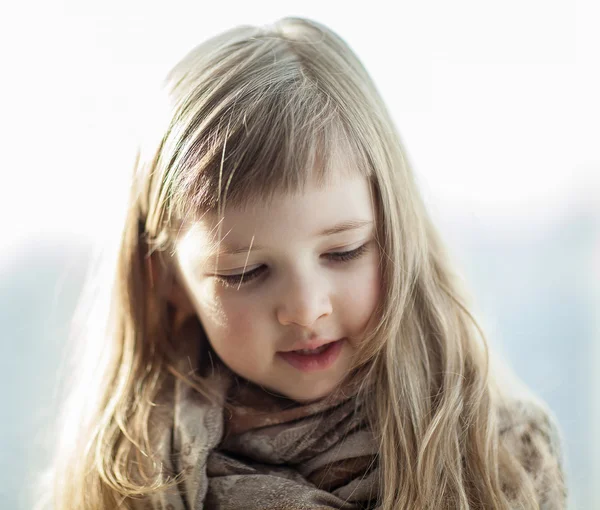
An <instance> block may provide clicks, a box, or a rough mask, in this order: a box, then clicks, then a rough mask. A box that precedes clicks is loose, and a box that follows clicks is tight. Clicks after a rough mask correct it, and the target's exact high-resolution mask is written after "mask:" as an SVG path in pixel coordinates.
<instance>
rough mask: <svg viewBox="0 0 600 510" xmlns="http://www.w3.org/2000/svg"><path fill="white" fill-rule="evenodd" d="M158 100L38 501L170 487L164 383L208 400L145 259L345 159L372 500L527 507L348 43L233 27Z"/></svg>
mask: <svg viewBox="0 0 600 510" xmlns="http://www.w3.org/2000/svg"><path fill="white" fill-rule="evenodd" d="M164 99H165V102H164V103H163V104H162V105H158V104H157V105H149V106H151V107H157V108H159V106H160V107H164V108H163V110H162V114H163V115H162V116H160V118H158V119H157V126H156V131H154V132H153V133H150V135H149V138H147V139H146V140H145V142H144V143H143V144H142V145H141V148H140V150H139V152H138V157H137V160H136V164H135V168H134V172H133V175H132V182H131V192H130V203H129V206H128V210H127V215H126V219H125V223H124V230H123V232H122V237H121V244H120V247H119V251H118V254H117V259H116V265H115V268H114V272H113V273H112V275H111V278H110V279H108V280H106V281H105V282H104V288H105V297H106V299H107V301H105V302H104V304H102V303H97V304H94V305H93V307H92V310H94V313H96V314H97V315H98V322H97V323H95V324H101V325H102V327H101V328H99V327H98V326H97V325H96V326H95V328H91V327H90V328H89V331H86V332H81V334H80V335H78V336H77V339H78V341H79V342H83V343H84V344H85V345H86V349H87V351H86V352H87V358H85V359H87V360H88V362H89V363H87V364H86V363H84V362H82V363H80V364H79V365H78V367H77V368H78V370H80V372H81V374H82V375H81V377H80V378H79V379H77V380H76V382H75V383H73V391H72V393H71V397H70V399H69V401H68V402H67V405H66V406H65V411H64V414H63V421H62V425H61V427H62V431H63V436H62V440H61V442H60V443H59V445H58V447H57V454H56V456H55V461H54V462H53V466H52V468H51V470H50V471H49V472H48V478H47V483H48V484H49V486H50V487H49V488H47V492H46V495H47V496H46V497H47V501H46V504H47V505H48V506H50V507H52V508H53V509H54V510H66V509H67V508H80V509H105V508H115V507H117V506H119V505H121V506H119V508H128V506H127V504H128V501H129V499H128V498H133V497H136V496H142V495H144V494H148V493H150V492H152V491H157V490H160V489H161V488H164V487H166V486H168V485H174V484H175V483H176V481H177V480H172V479H168V480H167V479H165V478H164V477H162V475H161V474H160V473H159V472H158V469H157V466H156V464H155V462H154V460H153V459H154V457H153V437H152V433H153V432H152V431H153V428H154V427H156V424H157V423H159V422H157V421H154V418H152V414H151V411H153V409H155V408H156V407H157V399H158V398H159V390H160V389H161V388H164V387H168V386H169V385H170V384H173V381H174V380H175V379H176V378H179V379H181V380H184V381H185V382H186V383H187V384H190V385H192V386H193V387H195V388H196V389H197V390H198V391H200V392H202V393H204V394H206V395H207V397H209V398H212V394H211V393H210V392H209V391H208V389H207V388H203V387H202V384H201V382H200V380H199V379H197V378H196V377H195V376H194V375H193V374H192V375H190V374H186V373H183V372H182V371H181V370H179V369H178V368H177V367H178V364H177V361H178V359H180V358H181V356H182V355H184V353H185V345H183V342H177V336H176V335H174V334H173V331H174V330H175V329H174V324H173V322H174V320H175V319H174V317H175V313H176V311H175V310H174V309H173V307H172V305H171V304H170V303H169V302H168V301H167V299H166V298H165V292H164V289H165V288H168V286H169V281H170V280H169V279H170V278H174V274H173V271H171V270H170V268H169V265H168V264H165V265H164V267H162V273H161V274H162V276H161V278H160V280H159V281H150V277H151V275H152V273H151V272H149V271H148V270H147V261H148V260H149V255H150V253H152V252H157V253H159V254H161V253H163V254H166V253H168V252H169V250H171V249H172V248H173V242H174V239H175V238H176V236H177V233H178V232H179V231H180V230H181V229H183V228H185V226H186V225H187V224H189V223H190V222H193V221H194V220H195V219H198V218H199V217H201V215H202V214H204V213H206V212H207V211H221V210H222V208H223V207H224V206H225V204H234V205H239V204H242V203H244V202H246V201H250V200H256V199H258V198H260V199H269V197H271V196H273V194H274V193H276V192H281V191H284V192H288V191H294V190H298V189H302V187H303V186H304V185H305V183H306V181H307V176H308V171H307V169H313V168H316V169H317V171H318V177H319V178H320V179H326V178H327V177H328V176H329V175H330V173H331V165H330V164H329V163H331V162H332V161H333V159H334V158H335V157H339V156H340V155H343V154H346V155H348V154H349V155H351V161H352V165H353V169H354V170H355V171H358V172H360V173H361V174H362V175H364V176H365V177H366V178H368V180H369V182H370V184H371V188H372V192H373V196H374V197H375V201H376V209H377V210H376V220H377V240H378V242H379V245H380V250H381V254H382V255H381V271H382V281H383V282H384V288H383V289H382V292H383V299H382V301H381V305H380V308H379V309H378V311H377V317H378V318H379V321H378V322H377V324H376V325H375V327H374V328H373V329H372V332H371V333H370V334H369V335H368V338H367V339H365V341H364V342H363V343H362V347H361V350H360V351H359V352H358V356H357V358H356V369H355V371H353V374H354V375H356V374H360V376H361V380H363V381H364V385H363V386H362V389H361V391H363V392H364V391H367V389H368V388H369V387H373V386H375V387H377V391H376V392H375V393H374V394H373V395H372V396H371V398H368V399H365V400H366V402H367V403H368V406H369V407H368V410H367V414H368V416H369V419H370V422H371V428H372V429H373V432H374V435H375V437H376V438H377V441H378V444H379V455H378V460H379V465H380V470H379V472H380V494H379V500H380V502H381V505H382V506H381V507H382V508H383V509H384V510H392V509H414V508H422V509H425V508H427V509H429V508H431V509H433V508H435V509H450V508H452V509H484V508H486V509H487V508H495V509H508V508H512V507H513V505H516V506H518V507H519V508H538V504H537V503H536V501H535V494H534V488H533V486H532V483H531V481H530V480H529V478H528V477H527V475H526V473H525V471H524V470H523V468H522V467H521V466H520V465H519V463H518V462H517V460H516V459H515V458H514V457H513V455H512V454H511V453H510V451H509V450H508V449H507V448H505V447H504V446H503V445H502V442H501V441H500V440H499V430H498V428H499V426H498V413H497V409H498V407H499V406H500V405H501V401H502V394H501V392H500V391H499V389H498V384H497V383H496V379H495V378H494V376H493V371H492V370H490V360H489V350H488V345H487V342H486V339H485V336H484V334H483V332H482V330H481V328H480V327H479V326H478V324H477V322H476V320H475V319H474V318H473V316H472V315H471V313H469V311H468V308H469V307H468V306H467V302H466V301H467V299H466V292H465V290H464V289H463V288H462V286H461V281H460V279H459V277H458V276H457V275H456V274H455V273H454V272H453V270H452V268H451V263H450V257H449V255H448V253H447V252H446V251H445V248H444V246H443V243H442V241H441V238H440V236H439V234H438V232H437V231H436V229H435V228H434V225H433V224H432V222H431V220H430V218H429V216H428V214H427V211H426V210H425V207H424V204H423V201H422V199H421V197H420V194H419V192H418V189H417V185H416V183H415V180H414V177H413V174H412V172H411V170H410V168H409V165H408V163H407V161H406V160H405V158H404V155H403V149H402V147H401V144H400V141H399V136H398V133H397V131H396V128H395V126H394V124H393V122H392V120H391V119H390V117H389V114H388V112H387V110H386V107H385V105H384V103H383V101H382V99H381V98H380V95H379V94H378V92H377V90H376V87H375V85H374V84H373V82H372V80H371V79H370V77H369V75H368V73H367V72H366V70H365V69H364V67H363V66H362V64H361V63H360V61H359V60H358V58H357V57H356V56H355V54H354V53H353V52H352V50H351V49H350V48H349V47H348V45H347V44H346V43H345V42H344V41H343V40H342V39H341V38H340V37H339V36H337V35H336V34H335V33H333V32H332V31H331V30H329V29H328V28H326V27H324V26H322V25H320V24H318V23H316V22H314V21H309V20H305V19H300V18H285V19H282V20H280V21H278V22H277V23H275V24H273V25H272V26H270V27H250V26H242V27H237V28H234V29H232V30H229V31H227V32H225V33H223V34H221V35H219V36H216V37H214V38H212V39H210V40H208V41H207V42H205V43H203V44H201V45H199V46H198V47H196V48H195V49H193V50H192V51H191V52H190V53H189V54H188V55H187V56H186V57H185V58H184V59H183V60H182V61H181V62H179V63H178V64H177V65H176V66H175V68H174V69H173V70H172V71H171V72H170V73H169V75H168V77H167V80H166V82H165V85H164ZM159 109H160V108H159ZM157 115H158V114H157ZM316 162H319V163H320V164H318V165H316ZM92 330H93V331H92ZM94 334H95V335H96V336H93V335H94ZM79 336H83V337H84V338H79ZM182 353H183V354H182ZM509 493H510V494H509ZM43 506H44V505H43V504H41V505H40V507H43Z"/></svg>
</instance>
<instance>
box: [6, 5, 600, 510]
mask: <svg viewBox="0 0 600 510" xmlns="http://www.w3.org/2000/svg"><path fill="white" fill-rule="evenodd" d="M392 5H393V6H392ZM286 15H299V16H306V17H309V18H313V19H315V20H317V21H320V22H322V23H325V24H326V25H329V26H330V27H331V28H333V29H334V30H335V31H337V32H338V33H339V34H340V35H341V36H342V37H343V38H344V39H345V40H346V41H347V42H348V43H349V44H350V46H351V47H352V48H353V49H354V50H355V51H356V53H357V54H358V56H359V57H360V58H361V59H362V60H363V62H364V64H365V66H366V67H367V69H368V70H369V72H370V73H371V75H372V77H373V79H374V80H375V82H376V84H377V85H378V87H379V89H380V92H381V94H382V95H383V97H384V100H385V101H386V102H387V104H388V106H389V108H390V110H391V113H392V116H393V117H394V119H395V121H396V124H397V126H398V129H399V131H400V133H401V136H402V139H403V142H404V145H405V147H406V149H407V153H408V156H409V159H410V161H411V163H412V166H413V168H414V170H415V173H416V175H417V179H418V181H419V184H420V186H421V190H422V192H423V195H424V197H425V200H426V202H427V204H428V206H429V208H430V211H431V214H432V216H433V217H434V219H435V220H436V222H437V224H438V226H439V228H440V230H441V232H442V235H443V236H444V237H445V239H446V240H447V242H448V245H449V247H450V251H451V252H452V253H453V254H454V256H455V259H456V261H457V264H459V270H460V272H462V274H463V275H464V277H465V280H466V281H467V284H468V285H469V287H470V288H471V289H472V294H473V297H474V301H475V310H474V312H475V314H476V316H477V317H478V318H479V319H480V320H481V323H482V325H483V326H484V329H485V330H486V332H487V333H488V336H489V337H490V341H491V342H492V343H493V344H494V346H495V348H496V350H498V351H500V352H501V353H503V354H504V356H505V357H506V358H507V359H508V361H509V362H510V364H511V365H512V366H513V368H514V369H515V371H516V373H517V374H518V375H519V376H520V377H521V378H522V379H523V380H524V381H525V382H526V383H527V384H528V385H529V386H530V387H531V388H532V389H533V391H534V392H535V393H536V394H538V395H539V396H540V397H541V398H542V399H544V400H545V401H546V402H547V403H548V404H549V406H550V407H551V408H552V410H553V411H554V412H555V414H556V416H557V418H558V421H559V424H560V426H561V429H562V431H563V435H564V450H565V452H564V453H565V456H566V471H567V477H568V480H567V482H568V484H569V489H570V493H571V508H577V509H582V510H584V509H592V508H594V509H600V497H599V493H598V491H597V489H596V485H597V482H598V480H600V441H599V439H598V435H597V433H596V434H594V433H593V431H594V430H596V431H598V430H600V398H599V395H600V391H599V390H600V376H599V375H598V370H597V365H598V363H599V362H600V319H599V311H600V234H599V233H600V211H599V207H600V205H599V204H600V149H599V146H600V144H599V142H600V122H599V121H598V119H600V99H599V96H598V90H600V70H599V66H598V62H600V51H599V50H598V48H600V34H599V32H598V30H597V26H598V21H600V20H599V10H598V7H597V4H596V3H595V2H592V1H591V0H589V1H585V0H575V1H573V0H544V1H542V0H505V1H504V2H494V3H492V2H481V1H475V0H456V1H454V2H444V1H442V0H404V1H398V2H394V3H393V4H391V3H384V2H380V1H376V0H373V1H371V2H368V3H367V4H364V3H363V4H356V7H353V6H351V4H349V3H343V2H322V1H313V0H304V1H302V2H300V1H296V2H294V1H285V0H282V1H278V2H251V3H242V2H237V3H236V2H233V3H232V2H227V4H217V6H212V7H209V6H208V3H207V2H191V1H184V0H172V1H169V2H157V1H154V2H152V1H151V2H147V1H146V2H142V1H119V2H116V1H114V0H109V1H103V2H90V1H85V0H84V1H77V2H75V1H63V2H42V1H41V0H35V1H33V2H29V3H19V4H17V3H15V4H13V5H12V7H7V6H4V7H2V14H1V15H0V59H1V62H2V70H3V72H2V75H1V76H2V78H1V82H0V92H1V93H0V112H1V115H0V140H1V146H2V165H1V167H0V172H1V180H0V189H1V190H2V193H1V197H2V199H1V200H0V217H1V218H2V219H3V226H2V241H1V243H2V245H1V250H0V323H1V325H2V335H1V337H0V338H1V342H2V343H1V351H0V353H1V356H0V359H1V363H2V370H1V371H0V374H1V375H0V377H1V378H2V379H1V380H0V382H1V384H2V388H3V394H4V398H5V402H6V403H7V404H5V405H3V406H2V411H1V412H2V420H1V421H0V456H1V457H0V508H2V509H18V510H20V509H27V508H30V507H31V496H30V495H31V490H32V488H33V487H34V486H35V483H36V482H35V474H36V470H38V469H39V468H40V467H41V466H42V465H43V464H44V462H46V461H47V460H48V455H49V451H48V444H47V443H48V437H46V436H47V431H48V430H49V424H50V423H51V420H52V418H53V416H54V413H55V412H56V409H57V405H58V402H57V400H56V395H57V393H56V384H57V377H58V374H59V371H60V367H61V364H62V363H63V359H64V357H65V340H66V336H67V333H68V328H69V321H70V319H71V317H72V314H73V311H74V307H75V303H76V300H77V297H78V293H79V291H80V289H81V286H82V283H83V279H84V277H85V274H86V271H87V270H88V268H89V267H90V266H89V263H90V260H92V256H93V255H94V254H95V253H98V252H99V251H100V250H108V251H110V248H111V247H112V246H114V244H115V243H116V241H115V236H116V235H117V234H118V228H119V218H120V217H121V215H122V213H123V206H124V204H125V192H126V190H125V177H126V176H127V174H128V172H129V169H130V166H131V163H132V160H133V150H134V144H135V125H136V123H138V122H139V119H143V115H144V112H143V109H142V108H141V104H142V99H143V98H144V97H145V94H146V91H147V90H148V87H149V86H153V85H156V84H158V83H159V82H160V80H161V79H162V77H163V76H164V75H165V73H166V72H167V71H168V69H169V68H170V67H171V65H173V64H174V63H175V62H176V60H177V59H179V58H180V57H182V56H183V54H184V53H185V52H187V51H188V50H190V49H191V48H192V47H193V46H194V45H196V44H198V43H199V42H201V41H202V40H204V39H205V38H207V37H209V36H211V35H214V34H216V33H218V32H221V31H223V30H225V29H227V28H229V27H231V26H234V25H237V24H267V23H271V22H273V21H275V20H276V19H278V18H279V17H283V16H286ZM594 480H596V482H595V483H594Z"/></svg>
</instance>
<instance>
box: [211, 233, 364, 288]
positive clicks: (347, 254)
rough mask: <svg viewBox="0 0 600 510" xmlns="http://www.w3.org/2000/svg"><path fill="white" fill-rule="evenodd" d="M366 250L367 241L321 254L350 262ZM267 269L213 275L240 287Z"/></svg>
mask: <svg viewBox="0 0 600 510" xmlns="http://www.w3.org/2000/svg"><path fill="white" fill-rule="evenodd" d="M367 250H368V243H366V244H363V245H362V246H359V247H358V248H356V249H354V250H348V251H337V252H331V253H325V254H324V255H323V256H324V257H326V258H328V259H329V260H331V261H333V262H338V263H342V262H350V261H351V260H355V259H358V258H360V257H362V255H364V253H365V252H366V251H367ZM266 270H267V266H265V265H262V266H258V267H257V268H256V269H253V270H252V271H247V272H245V273H240V274H230V275H226V274H215V275H214V277H215V278H216V279H217V280H218V281H219V282H220V283H221V284H223V285H224V286H225V287H240V286H242V285H246V284H248V283H250V282H251V281H252V280H255V279H256V278H258V277H259V276H260V275H262V274H263V273H264V272H265V271H266Z"/></svg>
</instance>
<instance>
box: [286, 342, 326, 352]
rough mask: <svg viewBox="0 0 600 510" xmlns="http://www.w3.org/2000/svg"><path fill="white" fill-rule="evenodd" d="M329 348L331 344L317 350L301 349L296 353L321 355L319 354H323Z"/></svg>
mask: <svg viewBox="0 0 600 510" xmlns="http://www.w3.org/2000/svg"><path fill="white" fill-rule="evenodd" d="M328 346H329V344H325V345H322V346H321V347H318V348H316V349H300V350H299V351H294V352H297V353H298V354H319V353H321V352H323V351H324V350H325V349H327V347H328Z"/></svg>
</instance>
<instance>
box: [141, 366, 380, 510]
mask: <svg viewBox="0 0 600 510" xmlns="http://www.w3.org/2000/svg"><path fill="white" fill-rule="evenodd" d="M188 359H189V358H188ZM211 364H212V366H211V368H210V370H208V372H210V373H209V374H208V375H206V377H205V378H204V381H205V386H206V387H207V388H211V389H212V391H213V392H215V393H216V394H217V395H219V398H218V399H217V400H218V402H217V403H215V404H210V403H209V402H207V401H206V399H205V398H204V397H203V396H201V395H200V394H199V393H198V392H197V391H196V390H195V389H193V388H191V387H189V386H188V385H187V384H185V383H183V382H181V381H180V380H178V379H177V380H176V381H175V385H174V389H173V390H174V391H173V393H172V396H173V397H174V398H173V399H172V402H173V404H172V413H173V414H172V416H173V428H172V429H171V430H164V431H163V432H162V437H161V438H160V439H159V445H160V450H159V452H158V453H159V456H160V458H161V461H162V462H163V468H164V470H165V472H167V473H169V474H172V475H174V474H176V473H179V472H181V471H183V472H184V473H185V478H184V480H183V482H182V483H181V484H180V485H179V487H178V488H173V489H172V490H170V491H167V492H164V493H162V494H155V495H153V496H151V498H150V500H149V501H148V502H147V503H146V504H145V505H144V504H142V505H141V506H139V508H143V509H144V510H147V509H148V510H149V509H158V508H160V509H162V510H201V509H206V510H208V509H220V510H240V509H245V510H270V509H272V510H275V509H278V510H283V509H285V510H288V509H289V510H296V509H298V510H300V509H306V510H317V509H323V510H326V509H344V510H346V509H347V510H352V509H362V508H365V509H366V508H374V506H375V500H376V498H377V466H376V451H377V447H376V443H375V440H374V438H373V436H372V434H371V433H370V431H369V429H368V427H367V423H366V420H365V419H364V418H363V417H362V413H361V412H360V410H361V406H360V405H359V403H358V402H357V401H356V398H354V397H353V396H352V395H340V396H339V397H336V398H335V399H328V400H321V401H317V402H314V403H309V404H300V403H297V402H294V401H292V400H290V399H287V398H285V397H282V396H278V395H275V394H272V393H269V392H268V391H266V390H265V389H263V388H262V387H259V386H256V385H254V384H253V383H251V382H249V381H247V380H245V379H242V378H240V377H238V376H237V375H235V374H234V373H233V372H231V371H230V370H229V369H228V368H227V367H225V365H224V364H223V363H222V362H220V361H217V362H216V363H214V361H213V360H211ZM189 368H190V367H189V365H188V367H187V369H188V370H189ZM203 372H206V367H204V368H203V369H202V372H201V373H203ZM225 404H227V405H225Z"/></svg>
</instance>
